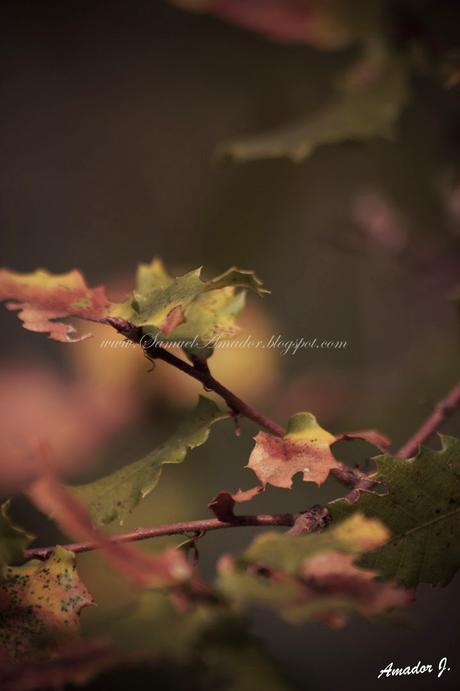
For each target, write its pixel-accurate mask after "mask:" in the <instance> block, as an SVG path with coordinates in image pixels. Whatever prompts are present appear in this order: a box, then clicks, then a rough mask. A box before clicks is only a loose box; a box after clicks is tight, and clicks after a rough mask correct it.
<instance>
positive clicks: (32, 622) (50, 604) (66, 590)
mask: <svg viewBox="0 0 460 691" xmlns="http://www.w3.org/2000/svg"><path fill="white" fill-rule="evenodd" d="M92 604H93V598H92V596H91V595H90V593H89V592H88V590H87V589H86V587H85V586H84V584H83V583H82V582H81V580H80V578H79V577H78V574H77V572H76V568H75V556H74V554H73V553H72V552H68V551H67V550H65V549H63V548H61V547H56V549H55V551H54V552H53V554H52V555H51V556H50V557H49V559H47V560H46V561H45V562H41V561H37V560H32V561H29V562H27V563H26V564H24V565H23V566H8V567H5V568H4V571H3V581H2V583H1V584H0V607H1V617H0V647H1V651H2V654H3V658H4V659H7V660H9V659H24V658H26V659H30V658H33V657H36V656H40V655H41V654H42V653H43V654H46V653H47V651H49V649H50V647H51V646H53V645H54V644H56V643H57V642H60V643H61V642H62V641H63V639H65V638H66V637H74V636H77V635H78V633H79V617H80V612H81V610H82V609H83V608H84V607H87V606H88V605H92Z"/></svg>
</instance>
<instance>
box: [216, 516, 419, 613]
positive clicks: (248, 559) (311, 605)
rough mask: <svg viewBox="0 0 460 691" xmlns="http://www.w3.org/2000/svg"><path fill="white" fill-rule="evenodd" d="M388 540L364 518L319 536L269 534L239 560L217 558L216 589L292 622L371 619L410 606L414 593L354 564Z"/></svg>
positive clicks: (240, 604) (382, 529)
mask: <svg viewBox="0 0 460 691" xmlns="http://www.w3.org/2000/svg"><path fill="white" fill-rule="evenodd" d="M389 536H390V534H389V532H388V530H387V529H386V528H385V526H384V525H383V524H382V523H380V521H377V520H372V519H368V518H365V517H364V516H363V515H362V514H355V515H354V516H352V517H351V518H349V519H348V520H347V521H344V522H343V523H341V524H339V525H336V526H332V527H330V528H329V529H327V530H325V531H324V532H323V533H316V534H313V533H312V534H308V535H286V534H285V535H281V534H279V533H275V532H268V533H265V534H263V535H260V536H259V537H257V538H256V539H255V540H254V542H253V543H252V544H251V545H250V546H249V548H248V549H247V550H246V551H245V552H244V554H243V555H242V557H240V558H239V559H236V560H235V559H233V558H231V557H223V558H222V559H221V561H220V564H219V576H218V581H217V584H218V587H219V588H220V590H221V592H222V593H223V594H224V595H225V596H226V597H227V599H228V600H230V601H231V602H233V603H234V604H235V605H236V606H237V607H243V606H247V605H250V604H258V605H263V606H266V607H270V608H272V609H275V610H276V611H278V612H280V613H281V614H282V615H283V616H284V617H285V618H286V619H288V620H291V621H304V620H308V619H313V620H320V621H324V622H326V623H328V624H329V625H331V626H341V625H343V624H344V623H345V621H346V618H347V616H348V615H350V614H353V613H355V614H360V615H362V616H365V617H371V616H375V615H377V614H381V613H384V612H386V611H388V610H390V609H393V608H395V607H405V606H407V605H408V604H409V603H410V602H411V601H412V593H410V592H408V591H406V590H404V589H402V588H398V587H396V586H394V585H392V584H390V583H382V582H379V581H378V580H376V578H375V577H376V576H377V575H378V573H377V572H376V571H371V570H367V569H363V568H361V567H359V566H357V565H356V564H355V559H356V558H357V557H359V556H360V555H361V554H363V553H366V552H368V551H369V550H372V549H374V548H376V547H379V546H381V545H382V544H384V543H385V542H386V541H387V540H388V538H389Z"/></svg>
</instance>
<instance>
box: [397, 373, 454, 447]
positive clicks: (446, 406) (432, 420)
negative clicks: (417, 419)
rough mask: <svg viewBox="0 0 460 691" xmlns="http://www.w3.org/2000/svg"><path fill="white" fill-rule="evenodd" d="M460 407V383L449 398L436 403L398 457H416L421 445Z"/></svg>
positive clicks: (446, 397) (450, 393) (451, 391)
mask: <svg viewBox="0 0 460 691" xmlns="http://www.w3.org/2000/svg"><path fill="white" fill-rule="evenodd" d="M459 406H460V383H458V384H456V385H455V386H454V387H453V388H452V389H451V390H450V391H449V393H448V394H447V396H445V397H444V398H443V399H441V400H440V401H439V402H438V403H436V405H435V406H434V409H433V412H432V413H431V415H430V416H429V417H428V418H427V419H426V420H425V422H423V423H422V425H421V426H420V427H419V428H418V430H417V431H416V432H415V434H413V435H412V437H411V438H410V439H409V440H408V441H407V442H406V443H405V444H403V446H401V448H400V449H399V450H398V451H397V452H396V456H397V457H398V458H411V457H412V456H414V455H415V454H416V453H417V451H418V449H419V447H420V445H421V444H424V443H425V442H426V441H428V440H429V439H430V438H431V437H432V436H433V434H434V433H435V432H436V431H437V430H438V429H439V427H441V425H442V424H443V423H444V422H446V420H447V419H448V418H449V417H450V416H451V415H452V413H453V412H454V411H455V410H456V409H457V408H458V407H459Z"/></svg>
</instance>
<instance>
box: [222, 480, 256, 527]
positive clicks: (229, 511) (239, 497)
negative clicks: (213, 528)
mask: <svg viewBox="0 0 460 691" xmlns="http://www.w3.org/2000/svg"><path fill="white" fill-rule="evenodd" d="M263 491H264V488H263V487H262V486H261V485H257V486H256V487H252V488H251V489H247V490H241V489H239V490H238V492H235V494H230V492H219V493H218V494H217V495H216V496H215V497H214V499H213V500H212V501H211V502H210V503H209V504H208V508H209V509H210V510H211V511H212V512H213V513H214V515H215V516H216V518H218V519H219V521H223V522H224V523H232V522H234V521H235V520H236V519H237V516H235V514H234V512H233V509H234V507H235V504H240V503H242V502H246V501H250V500H251V499H253V498H254V497H255V496H257V495H258V494H260V493H261V492H263Z"/></svg>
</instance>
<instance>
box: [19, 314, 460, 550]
mask: <svg viewBox="0 0 460 691" xmlns="http://www.w3.org/2000/svg"><path fill="white" fill-rule="evenodd" d="M105 322H106V323H108V324H110V325H111V326H113V327H114V328H116V329H117V331H119V332H120V333H122V334H123V335H124V336H125V337H126V338H129V339H130V340H131V341H133V342H135V343H139V344H140V345H141V346H142V348H143V350H144V353H145V354H146V356H147V357H149V358H150V359H151V360H163V361H164V362H167V363H168V364H170V365H172V366H173V367H176V369H179V370H181V371H182V372H184V373H185V374H188V375H189V376H190V377H193V379H196V380H197V381H199V382H201V384H203V386H204V388H205V389H207V390H209V391H214V392H215V393H217V394H218V395H219V396H221V397H222V398H223V399H224V401H225V402H226V403H227V405H228V406H229V408H230V410H231V411H232V413H233V414H234V415H235V416H239V415H242V416H244V417H246V418H248V419H250V420H253V422H256V423H257V424H258V425H259V426H260V427H262V428H264V429H265V430H267V431H268V432H270V433H271V434H273V435H275V436H277V437H282V436H283V435H284V433H285V431H284V429H283V428H282V427H281V426H280V425H278V424H277V423H276V422H274V421H273V420H270V419H269V418H267V417H266V416H265V415H263V414H262V413H260V412H259V411H258V410H256V409H255V408H253V407H252V406H250V405H248V404H247V403H245V402H244V401H243V400H241V398H238V396H236V395H235V394H234V393H232V391H230V390H229V389H227V388H226V387H225V386H223V384H221V383H220V382H218V381H217V380H216V379H214V377H213V376H212V374H211V372H210V371H209V368H208V366H207V364H206V362H205V361H203V360H201V359H199V358H194V359H193V361H192V362H193V364H189V363H188V362H185V361H184V360H182V359H181V358H179V357H177V356H176V355H174V354H173V353H171V352H170V351H169V350H166V349H165V348H163V347H161V346H158V345H157V344H154V345H149V344H148V343H147V344H146V343H145V342H143V332H142V329H140V328H138V327H135V326H133V325H132V324H130V323H129V322H126V321H124V320H121V319H115V318H108V319H106V320H105ZM459 405H460V384H457V385H456V386H455V387H454V388H453V389H452V390H451V391H450V392H449V393H448V394H447V396H446V397H445V398H444V399H443V400H441V401H440V402H439V403H438V404H437V405H436V406H435V408H434V411H433V413H432V414H431V415H430V417H429V418H428V419H427V420H426V421H425V422H424V423H423V424H422V426H421V427H420V428H419V429H418V430H417V432H416V433H415V434H414V435H413V436H412V437H411V439H409V441H408V442H407V443H406V444H404V446H402V447H401V448H400V449H399V451H398V452H397V454H396V455H397V456H398V457H399V458H408V457H410V456H412V455H413V454H414V453H416V452H417V449H418V447H419V446H420V444H422V443H423V442H426V441H427V440H428V439H429V438H430V437H431V436H432V435H433V434H434V433H435V432H436V430H437V429H438V428H439V427H440V426H441V425H442V424H443V423H444V422H445V420H446V419H447V418H448V417H449V415H450V414H451V413H452V412H453V411H454V410H455V409H456V408H457V407H458V406H459ZM331 472H332V474H333V475H334V477H335V478H336V479H337V480H338V481H339V482H341V483H342V484H344V485H345V486H347V487H349V488H351V491H350V492H349V493H348V495H347V498H348V499H350V500H351V501H355V500H356V499H357V498H358V497H359V494H360V491H361V490H366V489H371V488H372V487H373V486H374V485H375V482H374V480H373V479H372V478H371V477H369V476H368V475H367V474H366V473H363V472H362V471H360V470H359V469H355V468H349V467H348V466H346V465H344V464H342V465H341V466H340V467H339V468H334V469H333V470H332V471H331ZM328 520H329V512H328V510H327V508H325V507H320V506H314V507H312V509H310V510H308V511H305V512H303V513H300V514H292V513H286V514H256V515H251V516H235V517H234V519H232V520H229V521H220V520H219V519H217V518H210V519H203V520H199V521H186V522H181V523H171V524H169V525H163V526H157V527H156V528H138V529H137V530H134V531H132V532H127V533H120V534H118V535H114V536H113V537H111V538H110V539H111V540H113V541H114V542H136V541H137V540H147V539H150V538H154V537H164V536H167V535H189V534H190V535H192V536H193V537H195V538H197V537H200V536H201V535H203V534H205V533H207V532H209V531H211V530H221V529H223V528H238V527H243V526H253V527H269V526H278V527H279V526H288V527H290V528H291V531H290V532H293V533H294V534H296V533H299V532H313V531H315V530H320V529H322V528H323V527H324V526H325V525H326V524H327V522H328ZM65 548H66V549H68V550H70V551H72V552H75V553H79V552H89V551H92V550H94V549H96V548H97V545H95V544H94V543H91V542H81V543H74V544H68V545H65ZM53 549H54V548H53V547H37V548H32V549H29V550H27V551H26V555H27V557H28V558H31V559H32V558H36V559H46V558H48V556H49V555H50V554H51V553H52V551H53Z"/></svg>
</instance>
